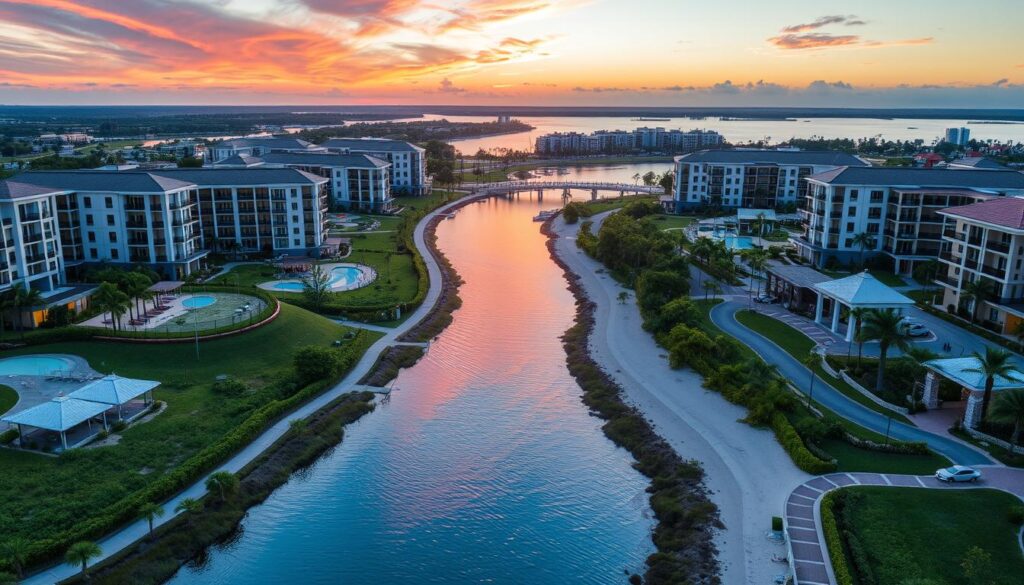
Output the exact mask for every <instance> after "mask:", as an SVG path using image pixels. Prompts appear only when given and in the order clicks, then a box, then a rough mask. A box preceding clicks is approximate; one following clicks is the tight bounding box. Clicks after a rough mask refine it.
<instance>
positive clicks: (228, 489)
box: [206, 471, 238, 502]
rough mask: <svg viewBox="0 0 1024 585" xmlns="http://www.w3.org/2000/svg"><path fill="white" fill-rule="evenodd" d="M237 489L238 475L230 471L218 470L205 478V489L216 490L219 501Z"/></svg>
mask: <svg viewBox="0 0 1024 585" xmlns="http://www.w3.org/2000/svg"><path fill="white" fill-rule="evenodd" d="M237 490H238V477H237V476H236V475H235V474H234V473H231V472H230V471H218V472H216V473H213V474H211V475H210V477H208V478H206V491H209V492H212V491H216V492H217V495H218V497H219V499H220V501H221V502H223V501H224V500H225V499H227V496H228V494H232V493H234V492H236V491H237Z"/></svg>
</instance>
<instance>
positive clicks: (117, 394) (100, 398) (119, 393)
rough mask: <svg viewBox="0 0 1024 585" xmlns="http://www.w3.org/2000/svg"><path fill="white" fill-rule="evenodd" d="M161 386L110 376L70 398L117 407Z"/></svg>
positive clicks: (89, 385) (149, 382)
mask: <svg viewBox="0 0 1024 585" xmlns="http://www.w3.org/2000/svg"><path fill="white" fill-rule="evenodd" d="M159 385H160V382H153V381H151V380H134V379H132V378H122V377H121V376H118V375H116V374H110V375H109V376H103V377H102V378H100V379H99V380H94V381H92V382H89V383H88V384H86V385H85V386H82V387H81V388H79V389H78V390H75V391H74V392H72V393H71V394H69V395H68V396H69V397H71V398H77V399H79V400H88V401H90V402H98V403H101V404H109V405H115V406H116V405H119V404H125V403H127V402H129V401H130V400H132V399H134V398H138V397H139V396H141V395H143V394H145V393H146V392H149V391H150V390H152V389H153V388H156V387H157V386H159Z"/></svg>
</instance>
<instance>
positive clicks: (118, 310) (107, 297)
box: [91, 282, 131, 329]
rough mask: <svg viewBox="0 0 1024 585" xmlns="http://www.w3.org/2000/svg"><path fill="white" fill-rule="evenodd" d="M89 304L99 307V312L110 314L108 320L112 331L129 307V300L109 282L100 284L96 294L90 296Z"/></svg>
mask: <svg viewBox="0 0 1024 585" xmlns="http://www.w3.org/2000/svg"><path fill="white" fill-rule="evenodd" d="M91 302H92V303H94V304H95V305H96V306H97V307H99V309H100V311H102V312H104V313H110V320H111V322H112V325H113V327H114V329H117V328H118V325H119V324H120V321H121V316H122V315H124V314H125V313H126V312H127V311H128V308H129V307H130V306H131V300H130V299H129V298H128V295H126V294H124V293H123V292H121V291H120V290H118V288H117V286H116V285H115V284H113V283H111V282H102V283H100V286H99V288H98V289H97V290H96V293H95V294H93V296H92V301H91Z"/></svg>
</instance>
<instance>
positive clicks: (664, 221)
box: [648, 214, 697, 230]
mask: <svg viewBox="0 0 1024 585" xmlns="http://www.w3.org/2000/svg"><path fill="white" fill-rule="evenodd" d="M648 221H650V222H651V223H653V224H654V225H656V226H658V229H660V230H670V229H679V228H684V227H686V226H688V225H690V224H692V223H694V222H696V221H697V218H696V217H694V216H692V215H668V214H664V215H654V216H651V217H649V218H648Z"/></svg>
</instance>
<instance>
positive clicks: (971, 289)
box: [960, 278, 995, 323]
mask: <svg viewBox="0 0 1024 585" xmlns="http://www.w3.org/2000/svg"><path fill="white" fill-rule="evenodd" d="M994 294H995V287H994V286H993V285H992V281H991V280H987V279H984V278H979V279H978V280H975V281H974V282H968V283H967V284H965V285H964V287H963V290H961V291H960V298H961V299H963V300H967V301H974V306H972V307H971V323H974V318H975V317H976V316H977V314H978V309H980V308H981V306H982V305H983V304H985V301H987V300H989V299H991V298H992V296H993V295H994Z"/></svg>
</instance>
